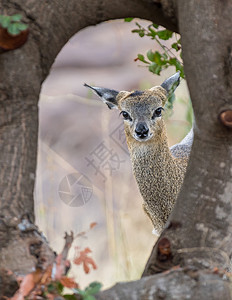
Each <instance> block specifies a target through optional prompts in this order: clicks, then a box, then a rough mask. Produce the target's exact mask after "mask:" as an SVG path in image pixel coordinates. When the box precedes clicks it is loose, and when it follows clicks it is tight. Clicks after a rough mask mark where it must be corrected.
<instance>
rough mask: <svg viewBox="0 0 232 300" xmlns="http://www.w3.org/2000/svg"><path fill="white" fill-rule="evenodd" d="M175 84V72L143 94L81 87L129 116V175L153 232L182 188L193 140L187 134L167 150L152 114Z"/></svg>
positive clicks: (160, 124)
mask: <svg viewBox="0 0 232 300" xmlns="http://www.w3.org/2000/svg"><path fill="white" fill-rule="evenodd" d="M177 82H179V74H178V73H177V74H175V75H173V76H172V77H170V78H169V79H168V80H166V81H165V82H164V83H163V84H162V86H156V87H154V88H152V89H150V90H146V91H143V92H142V91H135V92H134V91H133V92H126V91H121V92H117V91H114V90H109V89H105V88H98V87H91V86H89V85H86V84H85V86H87V87H89V88H91V89H93V90H94V91H95V92H96V93H97V94H98V96H100V97H101V99H102V100H103V102H105V103H106V104H107V106H108V107H109V108H110V109H112V108H117V109H119V110H120V111H123V112H126V113H128V114H129V116H130V118H126V119H125V121H124V128H125V134H126V139H127V145H128V148H129V152H130V157H131V161H132V165H133V172H134V175H135V178H136V181H137V183H138V186H139V189H140V193H141V195H142V197H143V207H144V210H145V212H146V213H147V215H148V216H149V218H150V219H151V221H152V223H153V224H154V228H155V231H156V232H157V233H160V232H161V230H162V229H163V227H164V225H165V223H166V221H167V219H168V216H169V215H170V213H171V211H172V209H173V206H174V204H175V201H176V198H177V196H178V193H179V191H180V188H181V186H182V183H183V179H184V175H185V171H186V167H187V163H188V157H189V153H190V150H191V145H192V140H193V131H191V132H190V133H189V134H188V136H187V137H186V138H185V139H184V140H183V141H182V142H181V143H179V144H177V145H175V146H173V147H171V148H170V149H169V147H168V141H167V133H166V127H165V123H164V120H163V117H162V116H160V115H159V114H158V115H157V114H156V115H154V112H156V111H157V109H159V108H164V107H165V103H166V101H167V93H168V92H169V91H170V86H171V85H172V84H173V83H177ZM154 116H155V117H154ZM141 123H143V124H146V126H147V128H148V129H149V131H148V135H147V136H146V137H143V138H140V136H139V135H138V134H137V132H136V129H137V127H136V126H138V124H141Z"/></svg>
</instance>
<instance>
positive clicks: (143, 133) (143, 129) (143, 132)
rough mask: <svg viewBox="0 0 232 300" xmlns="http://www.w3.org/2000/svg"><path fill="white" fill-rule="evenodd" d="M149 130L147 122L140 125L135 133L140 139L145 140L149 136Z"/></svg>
mask: <svg viewBox="0 0 232 300" xmlns="http://www.w3.org/2000/svg"><path fill="white" fill-rule="evenodd" d="M148 132H149V128H148V127H147V124H146V123H145V122H141V123H138V124H137V125H136V128H135V133H136V134H137V136H138V137H139V138H140V139H144V138H146V137H147V136H148Z"/></svg>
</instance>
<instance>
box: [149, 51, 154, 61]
mask: <svg viewBox="0 0 232 300" xmlns="http://www.w3.org/2000/svg"><path fill="white" fill-rule="evenodd" d="M147 58H148V59H149V60H150V61H152V62H154V61H155V53H154V52H152V50H149V51H148V52H147Z"/></svg>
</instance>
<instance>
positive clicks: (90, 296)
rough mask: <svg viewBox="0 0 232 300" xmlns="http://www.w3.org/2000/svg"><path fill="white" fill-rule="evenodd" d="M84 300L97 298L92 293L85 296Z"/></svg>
mask: <svg viewBox="0 0 232 300" xmlns="http://www.w3.org/2000/svg"><path fill="white" fill-rule="evenodd" d="M83 300H96V298H95V297H94V296H92V295H87V296H84V297H83Z"/></svg>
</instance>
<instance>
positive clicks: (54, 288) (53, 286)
mask: <svg viewBox="0 0 232 300" xmlns="http://www.w3.org/2000/svg"><path fill="white" fill-rule="evenodd" d="M47 290H48V293H52V292H54V291H55V290H56V287H55V285H54V283H50V284H48V285H47Z"/></svg>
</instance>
